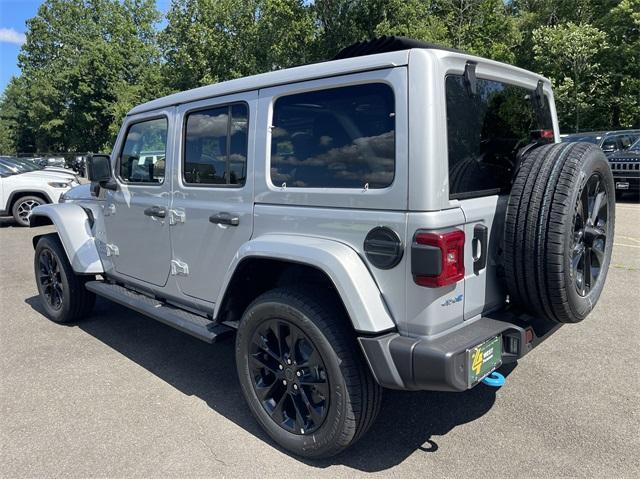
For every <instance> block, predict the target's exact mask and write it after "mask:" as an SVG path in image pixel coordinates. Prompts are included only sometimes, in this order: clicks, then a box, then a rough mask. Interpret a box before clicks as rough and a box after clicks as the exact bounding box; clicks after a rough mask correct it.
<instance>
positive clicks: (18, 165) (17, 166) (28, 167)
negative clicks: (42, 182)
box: [0, 156, 80, 182]
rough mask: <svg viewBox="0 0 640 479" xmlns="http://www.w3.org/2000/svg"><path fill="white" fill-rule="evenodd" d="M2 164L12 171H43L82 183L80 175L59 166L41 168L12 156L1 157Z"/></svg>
mask: <svg viewBox="0 0 640 479" xmlns="http://www.w3.org/2000/svg"><path fill="white" fill-rule="evenodd" d="M0 162H1V163H2V164H4V165H5V166H6V167H7V168H9V169H10V170H15V171H16V172H20V173H24V172H27V171H41V172H43V173H46V174H55V175H65V176H69V177H71V178H73V179H74V180H76V181H78V182H79V181H80V178H79V177H78V175H77V174H76V173H75V172H74V171H73V170H70V169H68V168H60V167H57V166H44V167H42V166H40V165H38V164H36V163H32V162H30V161H28V160H24V159H22V158H13V157H10V156H0Z"/></svg>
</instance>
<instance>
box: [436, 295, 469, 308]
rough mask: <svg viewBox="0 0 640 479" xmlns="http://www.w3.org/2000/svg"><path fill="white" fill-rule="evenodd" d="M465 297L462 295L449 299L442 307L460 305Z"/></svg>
mask: <svg viewBox="0 0 640 479" xmlns="http://www.w3.org/2000/svg"><path fill="white" fill-rule="evenodd" d="M463 297H464V296H463V295H462V294H459V295H458V296H454V297H453V298H449V299H447V300H445V302H444V303H442V304H441V305H440V306H451V305H452V304H456V303H459V302H460V301H462V298H463Z"/></svg>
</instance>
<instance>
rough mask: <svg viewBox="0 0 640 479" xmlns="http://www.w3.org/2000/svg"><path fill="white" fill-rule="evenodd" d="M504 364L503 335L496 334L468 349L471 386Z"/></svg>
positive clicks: (468, 369)
mask: <svg viewBox="0 0 640 479" xmlns="http://www.w3.org/2000/svg"><path fill="white" fill-rule="evenodd" d="M501 364H502V337H500V336H496V337H494V338H491V339H489V340H487V341H485V342H484V343H481V344H478V345H477V346H475V347H473V348H471V349H467V371H468V382H469V387H472V386H475V385H476V384H478V383H479V382H480V381H482V380H483V379H484V378H485V377H486V376H487V375H488V374H489V373H491V372H492V371H494V370H496V369H497V368H499V367H500V365H501Z"/></svg>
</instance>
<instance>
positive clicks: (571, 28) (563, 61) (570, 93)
mask: <svg viewBox="0 0 640 479" xmlns="http://www.w3.org/2000/svg"><path fill="white" fill-rule="evenodd" d="M606 38H607V36H606V34H605V33H604V32H602V31H600V30H599V29H598V28H596V27H594V26H592V25H589V24H580V25H576V24H575V23H572V22H569V23H567V24H565V25H557V26H552V27H540V28H538V29H536V30H535V31H534V32H533V39H534V47H533V49H534V53H535V60H536V62H537V63H538V65H539V66H540V68H541V69H542V72H543V73H544V74H546V75H549V76H550V77H551V78H552V80H553V83H554V88H555V93H556V95H555V96H556V102H557V104H558V107H559V109H560V110H561V111H563V112H565V115H566V114H568V113H570V114H571V115H572V121H569V116H568V115H566V116H565V115H563V118H562V119H563V124H562V125H561V128H562V127H563V126H564V127H569V126H570V127H571V128H572V130H573V131H580V128H581V123H580V121H581V112H583V111H585V110H588V109H589V108H595V104H594V103H593V102H591V101H590V100H591V99H592V98H593V97H594V96H596V95H598V92H599V91H600V90H602V89H605V88H606V83H607V78H606V76H605V75H603V74H602V72H601V70H600V64H599V63H598V61H597V59H598V57H599V56H600V54H601V52H602V51H604V50H606V48H607V41H606Z"/></svg>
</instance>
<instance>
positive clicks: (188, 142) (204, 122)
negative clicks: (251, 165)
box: [183, 103, 249, 186]
mask: <svg viewBox="0 0 640 479" xmlns="http://www.w3.org/2000/svg"><path fill="white" fill-rule="evenodd" d="M248 124H249V121H248V111H247V105H246V104H244V103H237V104H233V105H226V106H223V107H217V108H211V109H208V110H199V111H195V112H193V113H189V114H188V115H187V120H186V126H185V145H184V168H183V178H184V181H185V183H187V184H203V185H233V186H238V185H244V182H245V179H246V176H247V175H246V172H247V128H248Z"/></svg>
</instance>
